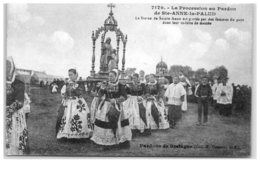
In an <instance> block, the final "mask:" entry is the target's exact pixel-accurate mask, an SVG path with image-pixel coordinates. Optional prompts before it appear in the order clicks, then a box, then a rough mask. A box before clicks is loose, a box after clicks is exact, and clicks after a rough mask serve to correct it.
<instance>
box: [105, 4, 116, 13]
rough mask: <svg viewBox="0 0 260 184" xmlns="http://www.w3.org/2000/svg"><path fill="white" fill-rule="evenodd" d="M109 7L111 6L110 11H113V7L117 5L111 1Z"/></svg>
mask: <svg viewBox="0 0 260 184" xmlns="http://www.w3.org/2000/svg"><path fill="white" fill-rule="evenodd" d="M107 7H109V8H110V11H111V12H112V8H115V7H116V5H114V4H113V3H110V4H108V5H107Z"/></svg>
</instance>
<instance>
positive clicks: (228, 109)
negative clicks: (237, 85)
mask: <svg viewBox="0 0 260 184" xmlns="http://www.w3.org/2000/svg"><path fill="white" fill-rule="evenodd" d="M227 80H228V78H227V77H222V78H221V83H220V84H219V85H218V88H217V91H216V94H217V103H218V105H219V114H220V115H224V116H230V115H231V114H232V98H233V87H232V86H231V85H230V84H228V83H227Z"/></svg>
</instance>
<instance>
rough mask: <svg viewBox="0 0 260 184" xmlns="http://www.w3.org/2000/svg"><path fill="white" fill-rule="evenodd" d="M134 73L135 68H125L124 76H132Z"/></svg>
mask: <svg viewBox="0 0 260 184" xmlns="http://www.w3.org/2000/svg"><path fill="white" fill-rule="evenodd" d="M135 71H136V68H126V70H125V75H126V76H129V75H132V74H134V73H135Z"/></svg>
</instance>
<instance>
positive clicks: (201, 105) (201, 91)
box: [196, 76, 212, 125]
mask: <svg viewBox="0 0 260 184" xmlns="http://www.w3.org/2000/svg"><path fill="white" fill-rule="evenodd" d="M196 96H197V97H198V123H197V125H205V124H206V123H207V122H208V104H209V100H210V98H211V96H212V90H211V86H210V85H209V83H208V78H207V77H206V76H204V77H203V78H202V81H201V84H200V85H199V86H198V88H197V90H196ZM202 114H203V116H204V117H203V121H202Z"/></svg>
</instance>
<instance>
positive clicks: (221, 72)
mask: <svg viewBox="0 0 260 184" xmlns="http://www.w3.org/2000/svg"><path fill="white" fill-rule="evenodd" d="M108 7H109V9H110V12H109V15H108V18H107V19H106V20H105V21H104V25H103V26H101V27H100V28H98V29H97V30H95V31H93V32H92V34H91V41H92V51H91V53H92V57H91V58H92V59H91V69H87V70H88V71H89V70H90V75H89V76H88V77H86V78H84V77H81V76H82V75H83V74H82V73H80V72H79V71H78V69H77V68H74V67H73V64H72V65H71V67H70V68H68V69H67V70H66V73H67V76H65V77H57V76H51V75H48V74H44V76H45V77H42V76H43V74H41V75H38V78H37V77H34V78H33V73H35V72H31V73H30V72H29V74H28V75H27V74H25V73H22V72H21V70H20V69H19V68H17V67H16V62H19V58H17V59H13V57H8V58H7V60H6V74H7V75H6V89H7V92H6V99H7V100H6V125H5V130H6V134H5V138H6V139H5V143H6V148H5V151H6V155H39V156H42V155H69V156H77V155H84V156H222V157H223V156H234V157H235V156H241V155H247V154H248V147H249V146H248V145H247V143H246V142H243V144H242V145H239V146H237V145H236V144H238V143H235V144H233V143H232V141H231V140H232V137H229V134H231V133H232V135H233V134H234V136H237V137H236V138H237V140H238V142H239V140H240V139H242V138H241V137H240V136H244V134H243V133H242V132H243V129H245V128H244V127H241V129H239V131H240V133H238V134H236V133H233V132H232V131H233V130H234V124H235V122H238V120H237V119H234V118H236V117H235V116H237V114H241V112H243V113H245V112H246V114H247V115H244V114H243V113H242V114H243V118H246V117H247V116H248V115H249V118H250V112H251V87H250V86H247V85H238V84H234V83H232V84H231V83H230V82H229V76H228V69H227V68H226V67H225V66H217V67H215V68H214V69H212V70H209V71H207V70H205V69H203V68H202V69H198V70H192V68H191V67H188V66H183V65H180V63H175V64H174V63H173V64H172V65H171V66H170V67H168V65H167V63H166V62H165V61H164V59H165V58H163V56H161V58H160V59H157V60H159V62H158V63H157V64H156V65H155V66H154V69H155V70H154V71H155V72H151V73H147V72H145V69H144V68H137V67H136V68H131V67H126V66H127V62H126V60H127V57H126V52H127V49H126V48H127V43H128V40H129V39H131V38H129V37H128V36H127V35H126V34H124V33H123V32H122V31H121V29H119V28H118V23H117V21H116V19H115V18H114V13H113V8H115V6H114V5H113V4H109V5H108ZM108 32H112V33H114V34H115V39H114V40H113V38H112V37H108V36H106V35H107V33H108ZM98 40H99V41H101V48H100V55H97V54H96V53H97V51H96V49H97V48H99V46H98V45H97V41H98ZM112 43H116V45H113V44H112ZM121 47H122V48H121ZM96 59H99V61H98V62H97V61H96ZM166 60H167V59H166ZM98 64H99V65H98ZM135 64H136V66H138V63H135ZM96 66H99V69H98V70H97V67H96ZM28 71H29V70H28ZM28 78H29V79H28ZM245 121H246V122H248V121H249V120H248V119H246V120H245ZM229 122H232V123H229ZM242 124H243V123H242V122H240V124H239V125H241V126H246V127H247V126H248V125H244V124H243V125H242ZM248 124H249V123H248ZM237 126H238V125H237ZM247 128H248V127H247ZM225 129H228V131H229V132H225V131H226V130H225ZM230 132H231V133H230ZM211 136H212V137H211ZM212 139H214V140H213V142H210V141H212ZM218 140H219V141H218ZM244 140H246V139H244ZM214 141H215V142H214ZM225 141H227V143H229V144H230V145H229V144H226V142H225ZM202 143H203V145H204V146H211V149H202V150H199V151H198V150H196V149H191V150H187V152H186V150H185V149H181V148H183V147H185V146H191V147H192V148H194V147H193V146H194V145H200V144H202ZM219 144H222V146H223V145H224V146H234V147H235V148H236V146H237V147H239V148H237V149H235V148H234V149H233V150H232V149H230V148H228V151H226V149H225V148H222V149H217V148H216V147H217V146H218V145H219ZM162 147H163V148H164V147H165V148H168V147H170V148H171V149H156V148H162ZM223 149H224V150H223ZM180 150H181V151H180ZM240 151H241V152H240Z"/></svg>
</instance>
